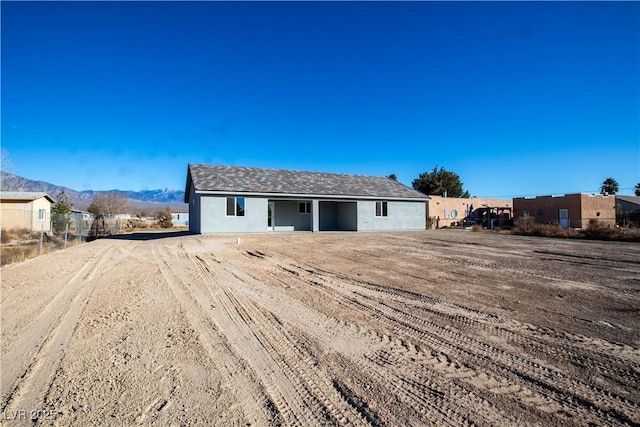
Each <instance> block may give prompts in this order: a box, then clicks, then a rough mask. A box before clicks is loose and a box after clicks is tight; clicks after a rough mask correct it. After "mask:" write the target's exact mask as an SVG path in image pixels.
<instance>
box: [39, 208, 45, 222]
mask: <svg viewBox="0 0 640 427" xmlns="http://www.w3.org/2000/svg"><path fill="white" fill-rule="evenodd" d="M46 215H47V211H45V210H44V209H38V220H39V221H44V220H45V216H46Z"/></svg>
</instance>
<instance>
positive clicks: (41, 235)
mask: <svg viewBox="0 0 640 427" xmlns="http://www.w3.org/2000/svg"><path fill="white" fill-rule="evenodd" d="M43 239H44V221H43V222H42V224H41V225H40V255H42V242H43Z"/></svg>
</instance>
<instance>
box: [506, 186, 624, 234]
mask: <svg viewBox="0 0 640 427" xmlns="http://www.w3.org/2000/svg"><path fill="white" fill-rule="evenodd" d="M513 213H514V218H531V217H533V218H535V220H536V222H537V223H539V224H559V225H560V226H561V227H562V228H587V227H588V226H589V220H591V219H597V220H599V221H600V222H601V223H603V224H605V225H610V226H615V224H616V201H615V196H603V195H602V194H566V195H564V196H538V197H535V198H531V199H527V198H524V197H519V198H515V199H513Z"/></svg>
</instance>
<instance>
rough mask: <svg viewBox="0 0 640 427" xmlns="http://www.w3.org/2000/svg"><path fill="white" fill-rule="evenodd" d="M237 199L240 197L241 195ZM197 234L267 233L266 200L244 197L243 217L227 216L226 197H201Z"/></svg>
mask: <svg viewBox="0 0 640 427" xmlns="http://www.w3.org/2000/svg"><path fill="white" fill-rule="evenodd" d="M239 197H242V196H241V195H240V196H239ZM199 199H200V213H201V216H200V231H199V233H202V234H207V233H257V232H264V231H267V199H266V198H261V197H245V215H244V216H227V196H210V195H201V196H200V197H199Z"/></svg>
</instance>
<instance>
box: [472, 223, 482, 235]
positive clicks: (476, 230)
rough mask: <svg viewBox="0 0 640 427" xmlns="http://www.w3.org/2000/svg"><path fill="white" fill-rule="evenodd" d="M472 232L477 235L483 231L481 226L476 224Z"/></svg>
mask: <svg viewBox="0 0 640 427" xmlns="http://www.w3.org/2000/svg"><path fill="white" fill-rule="evenodd" d="M471 231H473V232H476V233H477V232H479V231H482V227H481V226H479V225H477V224H474V226H473V227H471Z"/></svg>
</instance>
